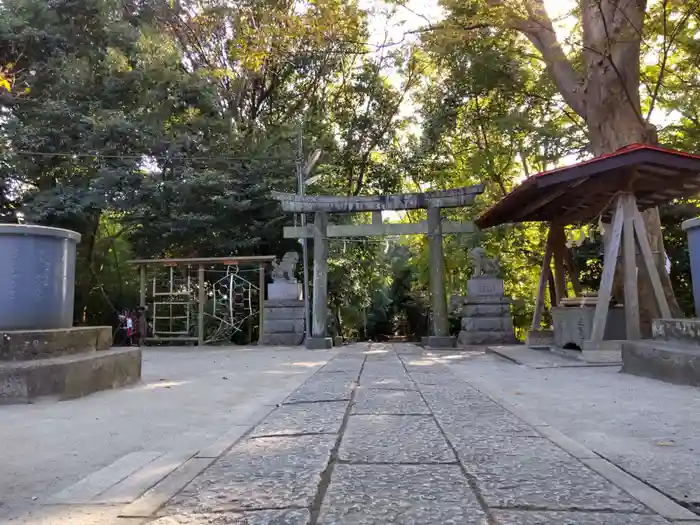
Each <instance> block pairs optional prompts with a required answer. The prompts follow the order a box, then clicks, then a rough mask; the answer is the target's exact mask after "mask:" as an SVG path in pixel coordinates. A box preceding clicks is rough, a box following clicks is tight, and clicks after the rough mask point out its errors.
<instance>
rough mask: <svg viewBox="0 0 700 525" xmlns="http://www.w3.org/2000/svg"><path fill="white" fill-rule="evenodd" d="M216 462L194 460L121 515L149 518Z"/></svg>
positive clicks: (124, 510) (200, 459)
mask: <svg viewBox="0 0 700 525" xmlns="http://www.w3.org/2000/svg"><path fill="white" fill-rule="evenodd" d="M213 461H214V460H212V459H205V458H192V459H190V460H189V461H188V462H187V463H185V464H184V465H181V466H180V467H179V468H178V469H177V470H175V471H173V472H171V473H170V475H168V476H167V477H166V478H165V479H163V480H161V481H160V482H159V483H158V484H157V485H155V486H154V487H152V488H150V489H149V490H148V491H146V493H145V494H143V495H142V496H141V497H140V498H138V499H137V500H136V501H133V502H132V503H129V504H128V505H125V506H124V508H122V510H121V512H120V513H119V516H120V517H124V518H149V517H151V516H153V515H155V513H156V512H157V511H158V510H159V509H160V508H161V507H162V506H163V505H165V504H166V503H167V502H168V501H170V500H171V499H172V498H173V497H174V496H175V495H176V494H178V493H179V492H180V491H181V490H182V489H183V488H185V487H186V486H187V484H188V483H190V482H191V481H192V480H193V479H195V478H196V477H197V476H198V475H199V474H200V473H202V471H204V470H205V469H206V468H207V467H208V466H209V465H211V464H212V462H213Z"/></svg>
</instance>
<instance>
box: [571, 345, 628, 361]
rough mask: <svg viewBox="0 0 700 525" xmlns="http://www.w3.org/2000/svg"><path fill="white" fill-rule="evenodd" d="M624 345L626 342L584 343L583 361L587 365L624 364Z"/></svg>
mask: <svg viewBox="0 0 700 525" xmlns="http://www.w3.org/2000/svg"><path fill="white" fill-rule="evenodd" d="M622 343H624V341H619V340H618V341H605V340H604V341H600V342H599V343H594V342H593V341H584V342H583V349H582V351H581V360H583V361H585V362H586V363H611V364H612V363H620V362H622Z"/></svg>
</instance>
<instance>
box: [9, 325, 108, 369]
mask: <svg viewBox="0 0 700 525" xmlns="http://www.w3.org/2000/svg"><path fill="white" fill-rule="evenodd" d="M111 346H112V327H110V326H80V327H74V328H58V329H53V330H16V331H15V330H13V331H1V332H0V361H28V360H34V359H48V358H51V357H59V356H62V355H71V354H80V353H84V352H94V351H96V350H108V349H109V348H110V347H111Z"/></svg>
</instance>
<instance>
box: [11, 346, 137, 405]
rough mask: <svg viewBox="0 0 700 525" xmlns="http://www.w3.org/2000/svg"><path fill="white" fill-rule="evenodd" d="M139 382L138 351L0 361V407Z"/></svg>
mask: <svg viewBox="0 0 700 525" xmlns="http://www.w3.org/2000/svg"><path fill="white" fill-rule="evenodd" d="M140 379H141V349H140V348H118V349H112V350H104V351H102V352H85V353H82V354H72V355H66V356H61V357H53V358H50V359H34V360H31V361H9V362H2V361H0V405H3V404H21V403H31V402H32V401H34V400H35V399H37V398H41V397H52V398H56V399H59V400H64V399H74V398H77V397H82V396H86V395H88V394H91V393H93V392H98V391H100V390H108V389H111V388H118V387H121V386H125V385H130V384H132V383H136V382H138V381H139V380H140Z"/></svg>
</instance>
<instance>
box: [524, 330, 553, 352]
mask: <svg viewBox="0 0 700 525" xmlns="http://www.w3.org/2000/svg"><path fill="white" fill-rule="evenodd" d="M525 344H526V345H527V346H528V347H529V348H532V349H537V350H539V349H546V350H549V348H550V347H552V346H554V332H553V331H552V330H535V331H532V330H528V332H527V336H526V337H525Z"/></svg>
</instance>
